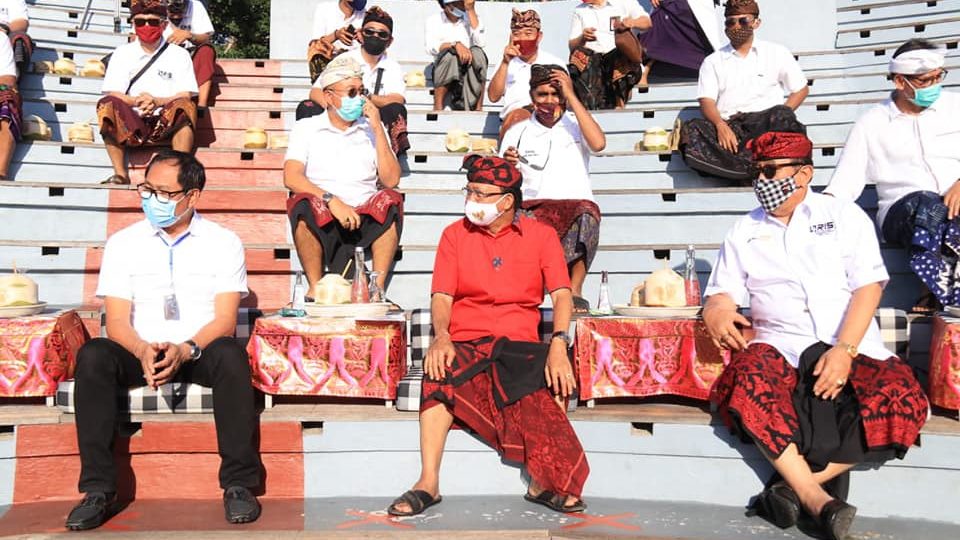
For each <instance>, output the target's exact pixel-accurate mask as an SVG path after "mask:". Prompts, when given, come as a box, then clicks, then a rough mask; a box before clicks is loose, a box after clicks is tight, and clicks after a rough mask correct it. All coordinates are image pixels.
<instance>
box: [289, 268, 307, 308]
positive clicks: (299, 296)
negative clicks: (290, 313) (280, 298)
mask: <svg viewBox="0 0 960 540" xmlns="http://www.w3.org/2000/svg"><path fill="white" fill-rule="evenodd" d="M305 281H306V280H305V279H304V278H303V272H297V279H296V281H294V282H293V298H292V299H291V301H290V307H291V308H293V309H303V304H304V302H305V299H304V298H305V297H306V296H307V285H306V283H305Z"/></svg>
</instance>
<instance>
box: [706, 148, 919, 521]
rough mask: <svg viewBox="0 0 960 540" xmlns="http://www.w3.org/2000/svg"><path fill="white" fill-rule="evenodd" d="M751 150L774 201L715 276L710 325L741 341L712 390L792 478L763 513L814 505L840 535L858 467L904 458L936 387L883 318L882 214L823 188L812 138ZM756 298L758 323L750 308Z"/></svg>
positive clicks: (729, 248)
mask: <svg viewBox="0 0 960 540" xmlns="http://www.w3.org/2000/svg"><path fill="white" fill-rule="evenodd" d="M747 147H748V149H749V150H750V151H751V152H752V153H753V157H754V159H755V162H756V169H755V171H756V172H755V173H754V174H753V176H754V178H755V180H754V182H753V185H754V193H755V195H756V197H757V200H758V201H759V203H760V207H758V208H756V209H755V210H753V211H752V212H750V213H749V214H747V215H746V216H744V217H742V218H741V219H740V220H738V221H737V222H736V223H735V224H734V226H733V228H732V229H731V230H730V232H729V233H728V234H727V237H726V239H725V240H724V242H723V245H722V247H721V248H720V252H719V254H718V255H717V261H716V264H715V265H714V267H713V273H712V274H711V276H710V280H709V282H708V284H707V289H706V296H707V302H706V305H705V306H704V309H703V320H704V323H705V324H706V327H707V331H708V332H709V334H710V336H711V338H712V339H713V340H714V342H715V344H716V345H717V346H720V347H723V348H728V349H731V350H732V351H733V354H732V356H731V360H730V364H729V365H728V366H727V367H726V368H724V371H723V373H722V374H721V375H720V377H719V378H717V380H716V382H715V383H714V384H713V387H712V389H711V392H710V400H711V402H712V403H713V404H714V405H715V406H716V407H717V408H718V410H719V413H720V416H721V417H722V418H723V420H724V422H725V423H726V424H727V425H728V426H729V427H730V428H731V429H732V430H733V431H735V432H737V433H738V434H739V435H741V436H742V437H744V438H745V439H746V440H752V441H753V442H754V443H755V444H756V445H757V447H758V448H759V449H760V450H761V452H762V453H763V455H764V456H765V457H766V458H767V459H768V460H770V462H771V463H772V464H773V467H774V469H776V471H777V473H779V475H780V476H781V477H782V478H783V481H776V479H774V480H772V481H771V484H770V487H769V488H768V489H767V490H765V491H764V492H763V493H762V494H761V496H760V497H759V503H760V508H761V511H762V512H763V513H764V514H766V516H767V517H768V518H769V519H771V520H772V521H773V522H774V523H775V524H776V525H778V526H780V527H784V528H786V527H791V526H793V525H794V524H796V522H797V519H798V518H799V516H800V514H801V513H806V514H808V515H809V516H811V517H812V518H813V520H814V521H815V522H816V523H818V524H819V526H820V528H821V529H822V531H821V532H823V533H824V535H825V537H826V538H831V539H836V540H839V539H842V538H845V537H846V533H847V530H848V529H849V527H850V524H851V522H852V521H853V518H854V515H855V514H856V508H855V507H853V506H851V505H849V504H847V503H846V502H845V500H844V499H845V498H846V493H845V492H846V491H847V486H846V485H845V484H847V479H846V478H844V476H845V474H846V473H847V471H849V470H850V469H851V468H853V466H854V465H856V464H858V463H864V462H869V463H882V462H884V461H886V460H889V459H892V458H903V457H904V455H905V454H906V452H907V450H908V449H909V448H910V447H911V446H912V445H913V444H914V443H915V442H916V441H917V438H918V437H919V434H920V428H921V427H922V426H923V423H924V422H925V420H926V417H927V409H928V403H927V398H926V396H925V395H924V393H923V390H922V389H921V388H920V385H919V384H917V381H916V379H915V378H914V376H913V372H912V370H911V369H910V366H908V365H907V364H906V363H905V362H904V361H903V360H901V359H900V358H897V357H896V356H895V355H894V354H893V353H891V352H890V351H888V350H887V349H886V348H885V347H884V343H883V339H882V337H881V335H880V330H879V328H878V326H877V323H876V321H875V320H874V313H875V311H876V309H877V306H878V304H879V303H880V297H881V295H882V294H883V287H884V285H886V283H887V280H888V279H889V278H888V275H887V270H886V268H885V267H884V265H883V259H882V258H881V257H880V246H879V244H878V242H877V236H876V234H875V233H874V228H873V224H872V223H871V222H870V218H869V217H867V215H866V214H865V213H864V212H863V210H861V209H860V208H859V207H857V206H856V205H855V204H853V203H852V202H849V201H844V200H840V199H837V198H833V197H830V196H827V195H821V194H819V193H814V192H812V191H811V190H810V182H811V180H812V179H813V161H812V155H813V144H812V143H811V142H810V140H809V139H807V137H806V136H805V135H803V134H800V133H783V132H769V133H765V134H763V135H761V136H760V137H758V138H756V139H753V140H751V141H749V142H748V143H747ZM747 298H749V307H750V316H751V318H752V320H751V321H748V320H747V319H746V318H745V317H743V316H742V315H741V314H739V313H738V311H737V309H738V306H742V305H744V302H745V299H747ZM835 479H836V480H837V481H834V480H835ZM830 483H832V485H830Z"/></svg>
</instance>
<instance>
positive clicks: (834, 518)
mask: <svg viewBox="0 0 960 540" xmlns="http://www.w3.org/2000/svg"><path fill="white" fill-rule="evenodd" d="M856 515H857V507H856V506H853V505H850V504H847V503H845V502H843V501H842V500H840V499H831V500H830V502H828V503H827V504H825V505H823V508H822V509H821V510H820V517H819V519H818V521H819V522H820V527H821V528H822V529H823V532H824V533H825V534H826V535H827V538H828V539H829V540H843V538H845V537H846V536H847V531H849V530H850V525H851V524H853V518H854V516H856Z"/></svg>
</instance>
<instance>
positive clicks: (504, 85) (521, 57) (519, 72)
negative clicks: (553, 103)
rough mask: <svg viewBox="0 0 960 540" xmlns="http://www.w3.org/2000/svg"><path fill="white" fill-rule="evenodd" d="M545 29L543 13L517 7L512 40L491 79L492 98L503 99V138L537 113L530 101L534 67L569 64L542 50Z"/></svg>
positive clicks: (490, 94)
mask: <svg viewBox="0 0 960 540" xmlns="http://www.w3.org/2000/svg"><path fill="white" fill-rule="evenodd" d="M542 39H543V32H542V31H541V30H540V14H539V13H537V12H536V11H534V10H532V9H528V10H526V11H518V10H516V9H514V10H513V16H512V17H511V18H510V43H507V46H506V47H505V48H504V49H503V60H502V61H501V62H500V66H499V67H498V68H497V72H496V73H494V74H493V78H492V79H490V87H489V88H488V89H487V93H488V94H489V96H490V101H500V99H501V98H502V99H503V109H501V110H500V120H501V121H502V125H501V126H500V136H499V138H500V139H503V135H504V134H505V133H506V132H507V130H508V129H510V126H512V125H514V124H517V123H519V122H523V121H524V120H526V119H528V118H530V116H531V115H533V104H532V101H531V100H530V69H531V68H532V67H533V65H534V64H543V65H559V66H566V65H567V63H566V62H564V61H563V60H560V59H559V58H557V57H556V56H554V55H552V54H550V53H548V52H547V51H544V50H541V49H540V41H541V40H542Z"/></svg>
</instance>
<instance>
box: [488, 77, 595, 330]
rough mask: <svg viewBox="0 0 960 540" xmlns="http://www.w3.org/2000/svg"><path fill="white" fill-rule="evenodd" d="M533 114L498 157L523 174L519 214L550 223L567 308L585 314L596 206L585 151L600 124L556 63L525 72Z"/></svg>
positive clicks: (592, 147)
mask: <svg viewBox="0 0 960 540" xmlns="http://www.w3.org/2000/svg"><path fill="white" fill-rule="evenodd" d="M529 88H530V92H529V93H530V98H531V99H532V101H533V107H534V113H533V116H532V117H531V118H529V119H527V120H524V121H523V122H520V123H518V124H515V125H514V126H513V127H512V128H510V130H509V131H507V133H506V135H504V136H503V142H502V144H501V145H500V146H501V148H502V149H503V150H502V155H503V157H504V159H506V160H507V161H508V162H510V163H512V164H513V165H514V166H515V167H517V168H518V169H519V170H520V173H521V174H522V175H523V186H522V189H521V192H522V195H523V204H522V208H523V212H524V213H525V214H526V215H529V216H531V217H533V218H534V219H536V220H537V221H541V222H543V223H546V224H547V225H550V226H551V227H553V228H554V230H556V231H557V236H558V237H559V238H560V243H561V244H562V245H563V253H564V257H565V258H566V261H567V271H568V272H569V274H570V285H571V287H572V289H573V307H574V312H576V313H587V312H589V310H590V303H589V302H588V301H587V300H586V299H585V298H583V282H584V280H585V279H586V277H587V272H588V271H589V270H590V264H591V263H592V262H593V258H594V256H595V255H596V254H597V246H598V245H599V243H600V207H599V206H597V203H596V202H594V200H593V191H592V190H591V189H590V174H589V170H590V152H591V151H593V152H599V151H601V150H603V149H604V147H606V144H607V140H606V137H605V136H604V134H603V130H602V129H600V125H599V124H597V121H596V120H595V119H594V118H593V116H592V115H591V114H590V111H588V110H587V108H586V107H584V106H583V103H581V102H580V100H579V99H578V98H577V94H576V92H574V90H573V82H572V81H571V80H570V75H568V74H567V72H566V71H565V70H564V69H563V68H562V67H560V66H558V65H543V64H535V65H534V66H533V68H532V69H531V70H530V83H529Z"/></svg>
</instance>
